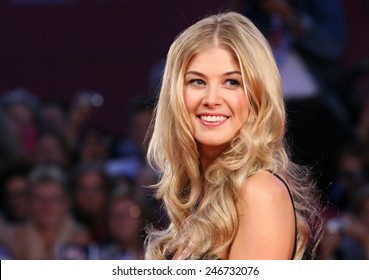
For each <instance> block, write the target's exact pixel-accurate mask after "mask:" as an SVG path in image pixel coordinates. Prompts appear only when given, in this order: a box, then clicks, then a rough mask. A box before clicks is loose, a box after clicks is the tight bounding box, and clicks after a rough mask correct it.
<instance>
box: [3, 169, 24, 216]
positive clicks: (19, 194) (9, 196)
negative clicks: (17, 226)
mask: <svg viewBox="0 0 369 280" xmlns="http://www.w3.org/2000/svg"><path fill="white" fill-rule="evenodd" d="M4 188H5V193H6V204H7V205H6V207H7V210H8V212H9V215H10V216H11V217H10V218H11V219H14V220H15V221H23V220H25V219H26V218H27V217H28V213H29V208H28V207H29V200H28V196H27V193H28V181H27V179H26V178H24V177H22V176H15V177H12V178H10V179H9V180H7V182H6V183H5V185H4Z"/></svg>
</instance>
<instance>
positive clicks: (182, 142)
mask: <svg viewBox="0 0 369 280" xmlns="http://www.w3.org/2000/svg"><path fill="white" fill-rule="evenodd" d="M209 47H223V48H226V49H228V50H229V51H230V52H231V53H232V54H233V55H234V57H235V59H236V61H238V63H239V65H240V69H241V73H242V78H243V80H244V82H243V84H244V86H245V92H246V93H247V98H248V99H249V102H250V108H248V110H249V111H250V113H249V116H248V119H247V120H246V122H245V123H244V125H243V127H242V128H241V130H240V133H239V135H237V136H236V137H235V138H234V139H233V140H232V142H231V144H230V146H229V148H228V149H227V150H226V151H225V152H223V154H222V155H221V156H219V157H218V158H217V159H216V160H215V161H214V162H212V164H211V165H210V166H209V167H208V168H207V170H206V171H203V170H202V169H201V166H200V162H199V151H198V147H197V143H196V141H195V139H194V137H193V128H192V126H191V123H190V117H189V115H188V112H187V110H186V107H185V103H184V76H185V71H186V68H187V66H188V64H189V62H190V60H191V58H192V57H193V56H194V55H195V54H196V53H199V52H201V51H202V50H204V49H206V48H209ZM246 109H247V108H245V110H246ZM285 119H286V116H285V108H284V102H283V96H282V89H281V78H280V75H279V72H278V69H277V67H276V64H275V61H274V58H273V55H272V52H271V50H270V47H269V44H268V43H267V41H266V39H265V38H264V36H263V35H262V34H261V33H260V32H259V30H258V29H257V28H256V27H255V26H254V25H253V24H252V22H251V21H250V20H248V19H247V18H245V17H244V16H242V15H240V14H237V13H234V12H229V13H224V14H218V15H213V16H209V17H207V18H205V19H203V20H200V21H198V22H197V23H195V24H194V25H192V26H191V27H189V28H188V29H186V30H185V31H184V32H183V33H181V34H180V35H179V36H178V37H177V38H176V40H175V41H174V42H173V44H172V45H171V47H170V49H169V52H168V56H167V61H166V66H165V69H164V74H163V78H162V87H161V91H160V95H159V99H158V104H157V107H156V110H155V114H154V121H153V124H152V126H153V131H152V137H151V140H150V143H149V148H148V161H149V163H150V164H151V165H152V166H153V167H154V168H157V169H158V170H159V171H160V172H161V174H162V176H161V179H160V181H159V182H158V184H157V185H155V186H154V187H156V188H157V191H156V196H157V198H158V199H162V200H163V202H164V205H165V209H166V211H167V213H168V216H169V218H170V225H169V226H168V228H166V229H164V230H155V229H151V230H150V232H149V235H148V239H147V240H146V258H147V259H166V258H168V256H171V255H173V254H174V253H175V252H176V251H177V250H178V249H180V248H184V247H187V249H188V250H189V252H190V253H189V257H188V258H190V259H199V258H206V259H208V258H210V259H211V258H216V257H217V256H219V255H220V254H221V253H222V252H224V251H226V250H227V249H228V248H229V246H230V245H231V243H232V241H233V239H234V237H235V234H236V230H237V226H238V214H237V210H236V202H237V198H238V195H239V191H240V189H241V186H242V185H243V184H244V182H245V180H246V179H247V178H248V177H249V176H251V175H253V174H256V173H257V172H260V171H264V170H270V171H272V172H275V173H279V174H283V176H285V177H286V178H287V179H288V183H289V188H290V190H291V192H292V194H293V197H294V204H295V211H296V217H297V251H296V255H295V258H297V259H301V258H304V257H305V258H306V257H308V258H311V256H312V255H313V254H314V250H315V247H316V244H317V240H318V239H319V238H318V237H319V233H320V230H319V228H320V225H321V222H320V219H319V217H320V216H319V209H318V207H317V204H316V203H317V201H318V199H317V197H316V196H315V193H314V185H313V184H312V183H311V182H310V181H309V180H308V177H307V174H308V173H307V172H306V170H305V169H303V168H301V167H299V166H297V165H295V164H293V163H292V162H291V161H290V160H289V156H288V153H287V151H286V148H285V144H284V135H285ZM204 182H206V184H207V193H206V196H205V198H204V202H203V204H202V206H201V207H200V208H199V209H197V210H196V211H193V208H194V205H195V204H196V202H197V200H198V197H199V195H200V193H201V191H202V187H203V184H204ZM189 244H191V245H190V246H189ZM307 252H309V253H310V256H308V254H307Z"/></svg>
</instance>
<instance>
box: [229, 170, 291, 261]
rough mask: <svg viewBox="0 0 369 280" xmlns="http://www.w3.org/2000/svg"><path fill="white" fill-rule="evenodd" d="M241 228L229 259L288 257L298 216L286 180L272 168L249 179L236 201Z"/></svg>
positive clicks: (289, 256) (239, 227)
mask: <svg viewBox="0 0 369 280" xmlns="http://www.w3.org/2000/svg"><path fill="white" fill-rule="evenodd" d="M237 211H238V229H237V233H236V236H235V238H234V240H233V243H232V245H231V248H230V253H229V259H289V258H291V255H292V251H293V247H294V240H295V239H294V236H295V226H294V225H295V223H294V221H295V219H294V209H293V204H292V202H291V198H290V195H289V193H288V190H287V187H286V186H285V185H284V183H283V182H282V181H281V180H280V179H279V178H277V177H276V176H274V175H273V174H271V173H269V172H264V171H263V172H260V173H257V174H255V175H253V176H251V177H249V178H248V179H247V181H246V182H245V183H244V185H243V186H242V189H241V193H240V196H239V199H238V201H237Z"/></svg>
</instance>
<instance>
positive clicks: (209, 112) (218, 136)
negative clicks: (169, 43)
mask: <svg viewBox="0 0 369 280" xmlns="http://www.w3.org/2000/svg"><path fill="white" fill-rule="evenodd" d="M184 80H185V86H184V98H185V104H186V108H187V111H188V113H189V115H190V119H191V124H192V127H193V129H194V138H195V140H196V141H197V143H198V146H199V150H200V156H202V157H204V156H206V155H210V154H211V155H212V157H216V156H218V155H220V154H221V153H222V152H223V151H224V150H225V149H226V148H227V147H228V146H229V143H230V142H231V140H232V139H233V138H234V137H235V136H236V135H238V133H239V131H240V129H241V127H242V126H243V124H244V123H245V121H246V119H247V116H248V101H247V98H246V93H245V90H244V85H243V81H242V75H241V70H240V66H239V64H238V62H237V61H236V60H235V58H234V57H233V56H232V54H231V53H230V52H229V51H228V50H226V49H224V48H220V47H214V48H208V49H205V50H204V51H202V52H200V53H198V54H196V55H195V56H194V57H193V58H192V59H191V60H190V62H189V65H188V67H187V69H186V73H185V79H184Z"/></svg>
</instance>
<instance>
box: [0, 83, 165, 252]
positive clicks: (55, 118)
mask: <svg viewBox="0 0 369 280" xmlns="http://www.w3.org/2000/svg"><path fill="white" fill-rule="evenodd" d="M102 102H103V97H102V95H101V94H99V93H95V92H84V91H81V92H77V93H76V95H75V98H73V100H72V101H71V103H70V104H68V105H67V106H62V105H61V103H57V102H53V103H49V102H43V101H42V100H39V99H38V98H37V97H36V95H34V94H32V93H30V92H29V91H27V90H25V89H22V88H19V89H15V90H12V91H9V92H6V93H3V94H2V95H1V117H0V119H1V122H2V123H1V131H2V133H1V135H0V143H1V145H0V150H1V156H0V159H1V160H0V172H1V177H0V178H1V203H0V206H1V208H0V209H1V212H0V213H1V216H0V217H1V218H0V258H2V259H4V258H5V259H6V258H10V259H141V258H142V257H143V255H142V254H143V240H144V238H145V227H146V226H149V225H150V224H154V225H155V226H161V225H162V224H163V223H165V216H164V215H163V213H162V212H161V209H160V204H159V203H158V202H157V201H156V200H155V199H154V198H153V196H152V194H151V190H150V188H147V187H146V186H149V185H152V184H154V183H156V180H157V174H156V173H155V171H153V170H152V169H151V168H150V167H148V166H147V165H146V161H145V154H146V143H147V142H145V141H144V140H145V136H146V132H147V130H148V126H149V123H150V120H151V114H152V110H153V107H152V104H150V103H149V102H148V101H142V102H141V101H136V102H133V103H132V106H131V109H130V112H129V114H128V116H127V123H125V124H124V123H123V124H119V125H122V126H128V131H127V135H125V136H124V137H122V138H120V139H119V138H117V137H116V139H115V138H114V137H113V136H112V135H109V133H106V132H104V131H102V130H101V129H97V128H94V127H92V128H88V129H82V127H83V125H84V124H85V123H86V122H87V121H88V120H89V119H90V118H91V116H92V114H93V112H94V110H95V108H96V106H100V105H101V103H102ZM127 124H128V125H127Z"/></svg>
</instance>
